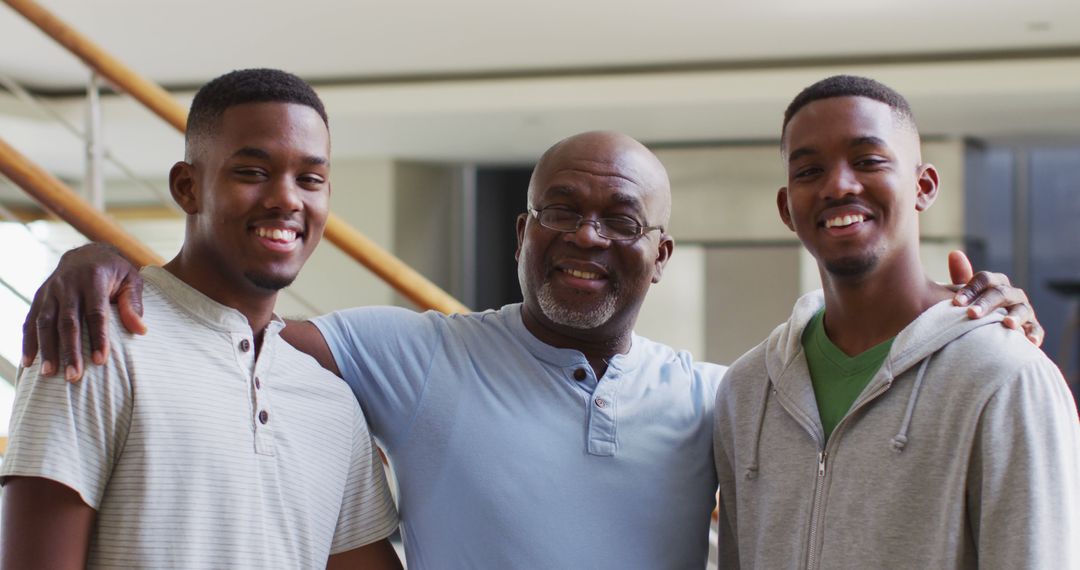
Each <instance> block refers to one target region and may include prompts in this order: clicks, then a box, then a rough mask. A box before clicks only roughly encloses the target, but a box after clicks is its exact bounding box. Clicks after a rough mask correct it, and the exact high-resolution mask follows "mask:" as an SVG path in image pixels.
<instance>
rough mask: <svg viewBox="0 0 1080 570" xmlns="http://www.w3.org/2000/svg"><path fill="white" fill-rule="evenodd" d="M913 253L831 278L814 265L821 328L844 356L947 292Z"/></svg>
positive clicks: (896, 328)
mask: <svg viewBox="0 0 1080 570" xmlns="http://www.w3.org/2000/svg"><path fill="white" fill-rule="evenodd" d="M917 255H918V254H917V251H916V253H915V255H913V256H908V258H907V259H904V260H903V261H902V262H901V263H896V264H893V266H892V267H877V268H875V269H873V270H871V272H870V273H869V274H867V275H862V276H858V277H837V276H834V275H831V274H829V273H828V272H826V271H825V269H824V268H823V267H821V266H820V265H819V271H820V272H821V281H822V284H823V285H824V289H825V322H824V325H825V333H826V334H827V335H828V336H829V340H831V341H832V342H833V344H835V345H836V346H837V347H838V348H839V349H840V350H842V351H843V352H844V353H845V354H847V355H849V356H855V355H857V354H861V353H863V352H865V351H866V350H868V349H870V348H873V347H874V346H877V345H878V344H881V343H882V342H885V341H886V340H888V339H890V338H893V337H895V336H896V335H897V334H899V333H900V331H902V330H904V327H906V326H908V325H909V324H911V322H912V321H914V320H915V319H916V318H918V317H919V315H921V314H922V313H923V312H924V311H926V310H927V309H929V308H930V307H932V306H933V305H935V304H937V303H938V302H940V301H942V300H945V299H948V298H949V297H950V296H952V293H951V292H950V291H949V290H948V289H947V288H946V287H944V286H942V285H939V284H937V283H935V282H934V281H932V280H931V279H929V278H928V277H927V276H926V274H925V273H924V272H923V269H922V265H921V263H920V262H919V260H918V257H917Z"/></svg>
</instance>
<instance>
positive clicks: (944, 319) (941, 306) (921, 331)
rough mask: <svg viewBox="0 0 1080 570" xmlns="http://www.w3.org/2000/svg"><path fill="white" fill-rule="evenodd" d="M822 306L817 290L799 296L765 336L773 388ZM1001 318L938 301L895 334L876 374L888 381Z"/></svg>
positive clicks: (822, 297)
mask: <svg viewBox="0 0 1080 570" xmlns="http://www.w3.org/2000/svg"><path fill="white" fill-rule="evenodd" d="M824 306H825V295H824V293H823V292H822V291H821V290H820V289H818V290H816V291H812V292H810V293H807V294H806V295H803V296H802V297H800V298H799V300H798V302H796V303H795V308H794V309H793V310H792V312H791V317H789V318H788V320H787V322H786V323H783V324H781V325H780V326H778V327H776V329H774V330H773V332H772V334H770V335H769V339H768V340H767V341H766V344H765V365H766V369H767V370H768V373H769V379H770V381H771V383H772V384H774V387H775V388H777V389H781V388H782V387H783V386H784V383H783V381H782V380H783V379H784V377H785V372H786V371H787V370H788V368H789V367H790V366H791V365H792V363H793V362H795V360H796V358H797V357H799V356H801V354H802V351H803V347H802V335H803V331H804V330H805V329H806V325H807V324H808V323H809V322H810V319H811V318H813V316H814V315H815V314H817V312H818V311H820V310H821V308H822V307H824ZM1004 318H1005V313H1004V311H994V312H991V313H990V314H989V315H986V316H984V317H982V318H980V319H969V318H968V317H967V313H966V309H965V308H963V307H955V306H953V304H952V300H951V299H946V300H944V301H941V302H940V303H937V304H936V305H934V306H932V307H930V308H929V309H927V310H926V311H924V312H923V313H922V314H921V315H919V317H918V318H917V319H915V320H914V321H912V322H911V324H909V325H908V326H906V327H904V330H902V331H900V334H898V335H896V340H894V341H893V345H892V348H891V349H890V350H889V355H888V356H887V357H885V362H884V363H883V364H882V365H881V370H880V371H879V376H880V375H881V373H884V375H885V377H887V378H888V379H889V381H891V380H892V379H893V378H896V377H897V376H899V375H901V374H903V373H904V372H906V371H907V370H908V369H910V368H911V367H913V366H915V365H916V364H919V363H920V362H922V361H923V360H925V359H926V358H927V357H929V356H931V355H932V354H934V353H935V352H937V351H938V350H940V349H941V348H942V347H943V346H945V345H946V344H949V343H950V342H952V341H953V340H955V339H957V338H959V337H960V336H963V335H964V334H967V333H968V332H970V331H972V330H975V329H977V328H979V327H982V326H986V325H989V324H993V323H997V322H1000V321H1001V320H1002V319H1004Z"/></svg>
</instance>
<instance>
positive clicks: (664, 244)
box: [652, 234, 675, 283]
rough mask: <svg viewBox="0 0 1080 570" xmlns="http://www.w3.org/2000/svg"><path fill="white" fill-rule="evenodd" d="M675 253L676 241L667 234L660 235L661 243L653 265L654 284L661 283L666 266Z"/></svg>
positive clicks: (657, 248) (658, 245)
mask: <svg viewBox="0 0 1080 570" xmlns="http://www.w3.org/2000/svg"><path fill="white" fill-rule="evenodd" d="M674 251H675V240H674V239H672V237H671V236H669V235H667V234H660V243H658V244H656V261H655V262H654V263H653V277H652V282H653V283H659V282H660V277H662V276H663V275H664V266H666V265H667V262H668V260H669V259H671V254H672V253H674Z"/></svg>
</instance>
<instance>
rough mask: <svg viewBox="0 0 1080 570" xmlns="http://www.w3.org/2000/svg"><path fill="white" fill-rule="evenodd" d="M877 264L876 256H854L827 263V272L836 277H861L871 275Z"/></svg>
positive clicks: (831, 260)
mask: <svg viewBox="0 0 1080 570" xmlns="http://www.w3.org/2000/svg"><path fill="white" fill-rule="evenodd" d="M877 264H878V256H876V255H873V254H866V255H853V256H848V257H841V258H839V259H830V260H827V261H825V271H828V272H829V274H830V275H833V276H835V277H861V276H863V275H866V274H867V273H870V272H871V271H872V270H873V269H874V268H875V267H877Z"/></svg>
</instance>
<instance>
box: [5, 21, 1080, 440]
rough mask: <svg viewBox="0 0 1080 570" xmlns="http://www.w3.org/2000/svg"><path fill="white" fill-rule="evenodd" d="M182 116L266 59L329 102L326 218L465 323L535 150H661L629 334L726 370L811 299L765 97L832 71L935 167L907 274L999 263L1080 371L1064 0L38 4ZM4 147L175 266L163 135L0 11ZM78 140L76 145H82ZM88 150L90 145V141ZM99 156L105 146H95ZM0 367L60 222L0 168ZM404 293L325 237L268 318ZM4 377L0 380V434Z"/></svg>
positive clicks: (1079, 125)
mask: <svg viewBox="0 0 1080 570" xmlns="http://www.w3.org/2000/svg"><path fill="white" fill-rule="evenodd" d="M42 5H43V6H45V7H46V8H48V9H49V10H51V11H53V12H54V13H55V14H56V15H57V16H58V17H59V18H61V19H63V20H64V21H66V22H67V23H69V24H70V25H72V26H73V27H74V28H75V29H77V30H79V31H80V32H81V33H83V34H84V35H86V36H87V37H88V38H90V39H91V40H93V41H94V42H96V43H97V44H98V45H100V46H101V47H102V48H103V49H104V50H106V51H107V52H109V53H111V54H112V55H114V56H116V57H117V58H118V59H119V60H121V61H122V62H124V63H125V64H127V65H129V66H130V67H132V68H133V69H134V70H135V71H137V72H138V73H140V74H143V75H144V76H145V77H147V78H149V79H151V80H152V81H154V82H156V83H158V84H160V85H161V86H163V87H164V88H166V89H167V90H168V91H169V92H170V93H171V94H173V95H174V96H175V98H176V99H177V100H178V101H179V102H180V103H181V104H182V105H183V106H184V107H185V108H186V106H187V105H188V104H189V103H190V98H191V96H192V94H193V92H194V90H195V89H196V88H197V87H198V86H199V85H201V84H202V83H204V82H205V81H207V80H209V79H211V78H213V77H215V76H217V75H220V74H222V73H225V72H228V71H230V70H233V69H237V68H245V67H278V68H282V69H285V70H288V71H291V72H294V73H296V74H298V75H300V76H302V77H303V78H305V79H307V80H308V81H309V82H311V83H312V84H313V85H315V87H316V89H317V90H318V91H319V93H320V95H321V96H322V97H323V99H324V101H325V102H326V105H327V108H328V111H329V113H330V122H331V132H332V138H333V188H334V194H333V209H334V212H335V213H336V214H337V215H338V216H340V217H341V218H343V219H344V220H345V221H347V222H348V223H350V224H352V225H353V226H355V227H356V228H358V229H359V230H361V231H362V232H363V233H364V234H366V235H367V236H368V237H369V238H371V239H372V240H373V241H374V242H376V243H377V244H379V245H381V246H382V247H384V248H386V249H388V250H389V251H391V252H393V253H394V254H396V255H397V256H398V257H400V258H401V259H402V260H404V261H405V262H406V263H407V264H409V265H411V266H412V267H414V268H415V269H417V270H418V271H420V272H421V273H422V274H423V275H425V276H426V277H427V278H429V279H431V280H432V281H433V282H435V283H436V284H438V285H439V286H441V287H442V288H443V289H445V290H446V291H447V292H449V293H450V294H452V295H453V296H455V297H456V298H457V299H459V300H460V301H461V302H463V303H464V304H465V305H467V306H469V307H470V308H472V309H474V310H480V309H486V308H492V307H498V306H500V305H502V304H504V303H508V302H513V301H516V300H518V299H519V295H520V293H519V291H518V287H517V280H516V274H515V270H514V260H513V248H514V225H513V223H514V218H515V216H516V215H517V214H518V213H520V212H522V211H523V210H524V205H525V190H526V184H527V181H528V176H529V172H530V169H531V167H532V164H533V161H535V159H536V158H537V157H538V156H539V154H540V153H541V152H542V151H543V150H544V149H545V148H547V147H548V146H549V145H551V144H552V143H554V142H555V141H557V140H559V139H561V138H563V137H566V136H568V135H571V134H574V133H577V132H580V131H585V130H592V129H611V130H617V131H622V132H625V133H628V134H630V135H632V136H634V137H636V138H638V139H639V140H641V141H643V142H644V143H646V144H648V145H649V146H650V147H651V148H653V149H654V150H655V151H656V152H657V154H658V155H659V156H660V158H661V160H662V161H663V162H664V164H665V165H666V166H667V168H668V171H669V173H670V176H671V180H672V185H673V192H674V211H673V214H672V223H671V233H672V235H673V236H674V237H675V240H676V243H677V246H676V251H675V255H674V257H673V259H672V262H671V265H670V266H669V269H668V271H667V272H666V274H665V277H664V280H663V282H662V283H660V284H659V285H658V286H656V287H655V288H654V290H653V291H652V293H651V294H650V297H649V300H648V302H647V303H646V307H645V310H644V314H643V315H642V318H641V322H640V324H639V328H638V332H639V333H640V334H644V335H646V336H650V337H652V338H654V339H655V340H660V341H663V342H667V343H669V344H671V345H673V346H676V347H680V348H685V349H688V350H691V351H692V352H693V353H694V355H695V356H696V357H697V358H699V359H705V360H710V361H716V362H722V363H729V362H731V361H732V360H734V359H735V358H736V357H737V356H738V355H740V354H741V353H742V352H744V351H745V350H747V349H749V348H751V347H752V346H753V345H754V344H756V343H757V342H758V341H759V340H760V339H762V338H763V337H764V336H765V335H766V334H767V333H768V332H769V331H770V330H771V329H772V328H773V327H774V326H775V325H776V324H777V323H779V322H780V321H781V320H783V319H785V318H786V317H787V315H788V313H789V310H790V307H791V304H792V302H793V301H794V300H795V299H796V297H797V296H798V295H799V294H800V293H802V292H805V291H808V290H810V289H813V288H815V287H816V286H817V283H818V277H817V270H816V265H815V263H814V261H813V259H811V258H809V257H808V256H807V255H805V254H804V253H802V251H801V248H800V247H799V244H798V242H797V241H796V240H795V238H794V235H793V234H791V233H790V232H789V231H788V230H787V229H786V228H785V227H784V226H783V225H782V224H781V223H780V220H779V218H778V216H777V214H776V208H775V193H776V189H777V188H778V187H779V186H781V185H782V184H783V183H784V180H785V177H784V171H783V169H782V164H781V162H780V158H779V151H778V136H779V129H780V122H781V117H782V113H783V110H784V108H785V106H786V105H787V103H788V102H789V101H790V99H791V98H792V97H793V96H794V95H795V94H796V93H797V92H798V91H799V90H800V89H802V88H803V87H805V86H807V85H809V84H810V83H813V82H814V81H816V80H818V79H821V78H823V77H826V76H828V75H832V74H835V73H853V74H859V75H866V76H870V77H873V78H875V79H878V80H880V81H882V82H884V83H886V84H888V85H890V86H892V87H894V88H896V89H897V90H899V91H900V92H901V93H903V94H904V95H905V96H907V98H908V99H909V100H910V102H911V104H912V106H913V108H914V110H915V114H916V118H917V121H918V123H919V126H920V128H921V132H922V134H923V138H924V157H925V159H926V160H929V161H931V162H933V163H935V164H936V165H937V166H938V168H939V171H940V172H941V175H942V190H941V195H940V198H939V199H938V201H937V203H936V204H935V205H934V207H933V208H932V209H931V210H930V211H929V212H927V213H926V214H924V216H923V219H922V231H923V245H924V251H923V253H924V260H925V263H926V265H927V268H928V269H929V271H930V273H931V275H932V276H934V277H935V278H937V279H939V280H946V279H947V271H946V264H945V255H946V253H947V252H948V251H949V250H950V249H954V248H962V249H964V250H965V251H967V252H968V254H969V256H970V257H971V259H972V260H973V261H974V263H975V265H976V268H977V269H990V270H994V271H1002V272H1005V273H1007V274H1008V275H1009V276H1010V277H1011V278H1012V280H1013V282H1014V283H1016V284H1018V285H1020V286H1021V287H1023V288H1024V289H1025V290H1026V291H1027V292H1028V294H1029V295H1030V297H1031V300H1032V304H1033V305H1034V306H1035V309H1036V311H1037V312H1038V315H1039V319H1040V320H1041V322H1042V323H1043V325H1044V326H1045V327H1046V330H1047V335H1046V342H1045V344H1044V346H1043V348H1044V350H1045V351H1046V352H1047V354H1049V355H1050V356H1051V358H1053V359H1054V360H1055V361H1056V362H1057V364H1058V365H1059V366H1060V367H1061V368H1062V370H1063V372H1064V373H1065V374H1066V375H1067V377H1069V378H1070V379H1071V381H1072V382H1073V389H1074V390H1076V384H1075V383H1076V381H1077V377H1078V375H1080V372H1078V370H1080V365H1078V352H1080V351H1078V345H1080V335H1078V334H1077V332H1076V331H1077V327H1078V321H1080V318H1078V308H1077V307H1078V299H1080V297H1078V294H1080V224H1078V223H1077V221H1076V220H1077V219H1080V3H1077V2H1075V0H1028V1H1026V2H1018V1H1010V0H981V1H978V2H975V1H968V0H957V1H951V2H940V1H934V2H931V1H929V0H903V1H900V0H881V1H877V2H859V3H855V2H849V1H841V0H820V1H817V2H812V3H808V2H801V1H796V0H759V1H757V2H753V3H748V2H740V3H735V2H716V1H712V2H706V1H693V0H672V1H669V2H652V3H627V2H624V1H619V2H616V1H614V0H548V1H546V2H532V3H507V2H505V1H494V0H472V1H464V2H426V3H425V2H421V3H415V2H413V3H407V2H372V1H351V2H343V1H331V0H308V1H307V2H303V3H300V2H293V3H284V2H265V1H259V2H256V1H253V0H214V1H209V0H185V1H183V2H181V1H178V0H156V1H154V2H146V1H141V0H97V1H95V2H86V1H83V0H44V1H43V2H42ZM0 81H2V83H3V87H4V89H3V90H0V138H2V139H3V140H4V141H6V142H7V143H8V144H10V145H11V146H13V147H15V148H16V149H18V151H19V152H21V153H23V154H25V155H26V156H27V157H28V158H30V159H31V160H33V161H35V162H37V163H39V164H40V165H41V166H43V167H44V168H45V169H47V170H48V171H49V172H51V173H52V174H54V175H55V176H57V177H59V178H60V179H61V180H63V181H64V182H66V183H67V184H68V185H70V186H71V187H72V188H74V189H76V190H77V191H78V192H81V193H82V194H83V195H84V197H85V198H87V199H88V200H89V201H91V202H92V203H96V204H98V205H99V206H103V207H104V209H105V210H106V211H107V212H108V213H109V214H110V215H111V216H112V217H113V218H114V219H116V220H118V221H119V222H120V223H121V224H122V225H123V226H124V227H125V228H126V229H128V230H129V231H130V232H132V233H133V234H134V235H136V236H137V237H138V238H140V239H141V240H143V241H144V242H145V243H147V244H148V245H150V246H151V247H152V248H153V249H154V250H155V251H157V252H158V254H159V255H161V256H162V257H164V258H166V259H168V258H171V257H172V255H173V254H175V252H176V250H177V247H178V244H179V243H180V241H181V239H182V237H183V236H182V232H183V226H182V221H181V219H180V217H179V216H178V214H177V211H176V210H175V208H173V207H172V205H171V203H170V201H169V199H168V192H167V188H166V175H167V173H168V170H169V167H170V166H171V165H172V163H173V162H175V161H177V160H180V159H181V158H182V155H183V139H182V136H181V135H180V134H179V133H178V132H177V131H176V130H175V129H173V128H171V127H169V126H168V125H167V124H165V123H164V122H162V121H161V120H159V119H158V118H156V117H154V116H153V115H152V114H151V113H150V112H149V111H147V110H146V109H145V108H144V107H143V106H141V105H140V104H138V103H137V102H135V101H133V100H132V99H131V98H129V97H127V96H125V95H122V94H117V92H116V90H114V89H113V88H111V86H110V85H109V82H108V81H105V80H103V79H102V78H100V77H97V76H96V75H95V74H94V73H93V72H92V71H91V70H90V69H89V68H88V67H86V66H85V65H84V64H83V63H81V62H80V61H79V60H78V59H77V58H76V57H74V56H73V55H71V54H70V53H69V52H68V51H66V50H65V49H63V48H61V47H60V46H59V45H58V44H57V43H56V42H55V41H53V40H52V39H50V38H49V37H47V36H46V35H45V34H43V33H42V32H41V31H40V30H39V29H38V28H36V27H34V26H33V25H32V24H30V23H29V22H28V21H27V20H26V19H24V18H23V17H21V16H20V15H18V14H17V13H16V12H15V11H13V10H11V9H10V8H9V7H8V6H7V5H5V4H0ZM80 135H81V136H80ZM87 140H89V142H87ZM93 157H98V158H97V159H94V158H93ZM0 215H2V216H3V220H5V221H4V222H3V223H2V224H0V232H2V236H3V238H4V241H5V246H4V247H3V248H0V281H2V283H0V285H2V286H0V360H2V362H0V376H2V377H3V378H4V379H6V380H8V381H10V380H11V379H12V377H13V375H14V370H15V366H14V365H13V363H15V362H17V357H18V353H19V346H20V344H19V338H20V325H21V322H22V319H23V315H24V313H25V310H26V307H27V304H26V299H27V298H29V297H31V296H32V294H33V291H34V290H35V289H36V287H37V285H38V284H39V283H40V282H41V280H42V279H44V277H45V276H46V275H47V274H48V272H49V271H51V269H52V267H53V266H54V265H55V263H56V260H57V257H58V254H59V253H61V252H63V251H64V250H66V249H68V248H70V247H72V246H74V245H76V244H78V243H81V242H82V241H83V240H84V238H82V237H81V236H80V235H79V234H78V232H76V231H75V230H73V229H72V228H71V227H70V226H68V225H67V224H65V223H63V222H59V221H56V220H57V218H55V217H54V216H53V215H51V214H50V213H49V212H47V211H45V210H44V209H42V208H41V207H39V206H38V205H37V203H36V202H35V201H34V200H33V199H31V198H30V197H29V196H27V194H25V193H24V192H22V191H21V190H19V189H18V188H17V187H15V185H14V184H11V183H10V182H9V181H7V180H6V179H5V178H3V177H2V176H0ZM366 304H403V305H405V306H412V305H411V304H410V303H409V302H408V301H405V300H404V298H402V297H401V296H399V295H398V294H396V293H395V292H394V290H393V289H391V288H390V287H388V286H387V285H385V284H384V283H383V282H382V281H380V280H379V279H377V278H375V277H374V276H372V275H371V274H370V273H368V272H367V271H366V270H365V269H363V268H362V267H361V266H360V265H358V264H356V263H355V262H353V261H352V260H351V259H349V258H348V257H346V256H345V255H344V254H342V253H341V252H340V251H339V250H338V249H337V248H335V247H333V246H332V245H330V244H326V243H324V244H323V245H322V246H321V247H320V249H319V251H318V252H316V254H315V256H314V257H313V259H312V260H311V261H310V262H309V264H308V266H307V267H306V268H305V270H304V272H303V273H302V274H301V276H300V278H299V279H298V280H297V282H296V283H295V285H294V286H293V287H291V291H290V294H289V295H286V296H283V298H282V299H281V302H280V306H279V311H280V312H281V313H283V314H286V315H291V316H306V315H313V314H318V313H323V312H327V311H332V310H335V309H340V308H344V307H351V306H356V305H366ZM10 394H11V387H10V384H9V383H8V382H0V396H2V397H3V398H4V400H3V401H0V409H2V410H4V411H3V412H0V431H3V430H5V429H6V426H7V418H6V417H3V414H6V413H7V410H8V409H9V408H10V403H9V402H10Z"/></svg>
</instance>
